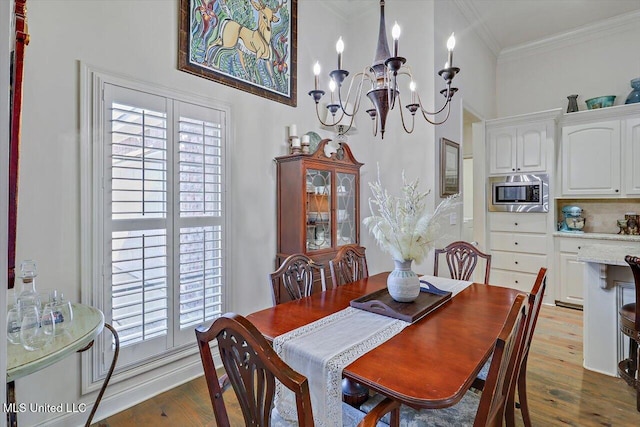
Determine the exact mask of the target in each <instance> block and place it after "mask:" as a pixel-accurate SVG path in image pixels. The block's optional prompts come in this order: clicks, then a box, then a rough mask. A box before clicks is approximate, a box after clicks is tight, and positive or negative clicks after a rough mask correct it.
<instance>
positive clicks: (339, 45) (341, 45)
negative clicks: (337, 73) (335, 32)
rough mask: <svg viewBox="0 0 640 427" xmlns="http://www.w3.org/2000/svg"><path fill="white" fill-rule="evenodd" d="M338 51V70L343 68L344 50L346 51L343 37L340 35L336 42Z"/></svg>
mask: <svg viewBox="0 0 640 427" xmlns="http://www.w3.org/2000/svg"><path fill="white" fill-rule="evenodd" d="M336 52H338V70H342V52H344V42H343V41H342V37H340V38H339V39H338V42H337V43H336Z"/></svg>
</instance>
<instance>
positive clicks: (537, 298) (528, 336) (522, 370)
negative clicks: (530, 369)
mask: <svg viewBox="0 0 640 427" xmlns="http://www.w3.org/2000/svg"><path fill="white" fill-rule="evenodd" d="M546 289H547V269H546V268H544V267H543V268H541V269H540V270H539V271H538V276H537V277H536V281H535V282H534V284H533V288H532V289H531V292H530V293H529V298H528V300H529V312H528V313H527V326H526V328H525V336H524V339H523V340H522V344H521V349H520V355H519V356H518V363H517V365H516V372H515V378H514V381H513V383H512V385H511V390H510V392H509V400H508V402H507V407H506V408H507V409H506V420H507V425H508V426H512V425H515V394H516V386H517V388H518V398H519V400H520V411H521V413H522V418H523V421H524V425H525V426H526V427H530V426H531V417H530V415H529V405H528V402H527V382H526V376H527V360H528V358H529V349H530V348H531V342H532V341H533V333H534V331H535V329H536V324H537V323H538V314H540V307H542V299H543V297H544V292H545V290H546Z"/></svg>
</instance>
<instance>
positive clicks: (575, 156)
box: [562, 120, 622, 196]
mask: <svg viewBox="0 0 640 427" xmlns="http://www.w3.org/2000/svg"><path fill="white" fill-rule="evenodd" d="M621 143H622V141H621V139H620V121H619V120H610V121H606V122H598V123H588V124H581V125H575V126H565V127H563V128H562V194H563V195H564V196H611V195H618V194H620V189H621V186H620V184H621V182H620V170H621V168H620V149H621Z"/></svg>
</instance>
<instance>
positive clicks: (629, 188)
mask: <svg viewBox="0 0 640 427" xmlns="http://www.w3.org/2000/svg"><path fill="white" fill-rule="evenodd" d="M624 153H625V174H624V176H625V191H626V194H634V195H635V194H640V118H635V119H627V121H626V132H625V151H624Z"/></svg>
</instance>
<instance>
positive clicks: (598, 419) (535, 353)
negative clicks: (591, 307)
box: [93, 306, 640, 427]
mask: <svg viewBox="0 0 640 427" xmlns="http://www.w3.org/2000/svg"><path fill="white" fill-rule="evenodd" d="M527 381H528V387H527V389H528V397H529V405H530V411H531V418H532V422H533V425H534V426H545V427H546V426H581V427H582V426H584V427H589V426H620V427H623V426H640V413H639V412H637V411H636V406H635V402H636V400H635V392H634V390H633V389H632V388H631V387H629V386H628V385H627V384H626V383H625V382H624V381H623V380H622V379H620V378H612V377H608V376H606V375H602V374H598V373H595V372H591V371H587V370H585V369H583V368H582V312H581V311H578V310H572V309H568V308H563V307H549V306H543V307H542V309H541V311H540V317H539V319H538V324H537V326H536V332H535V335H534V339H533V343H532V346H531V352H530V354H529V366H528V373H527ZM231 394H232V393H231ZM225 397H226V396H225ZM227 407H228V409H229V412H230V416H232V417H233V419H234V422H233V425H234V426H241V425H243V422H242V415H241V414H240V410H239V408H238V407H237V405H236V404H235V402H230V403H228V404H227ZM517 415H519V413H517ZM517 421H518V425H519V426H521V425H522V421H521V420H520V419H518V420H517ZM132 425H136V426H154V427H161V426H178V425H179V426H215V425H216V424H215V421H214V420H213V410H212V409H211V402H210V400H209V395H208V392H207V386H206V384H205V382H204V379H203V378H202V377H201V378H198V379H196V380H193V381H191V382H189V383H186V384H184V385H182V386H179V387H176V388H175V389H173V390H170V391H167V392H165V393H162V394H160V395H158V396H156V397H154V398H152V399H150V400H148V401H145V402H143V403H141V404H139V405H136V406H134V407H132V408H130V409H128V410H126V411H123V412H121V413H119V414H116V415H114V416H111V417H109V418H107V419H105V420H102V421H100V422H97V423H95V424H93V426H99V427H121V426H123V427H124V426H127V427H128V426H132Z"/></svg>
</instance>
